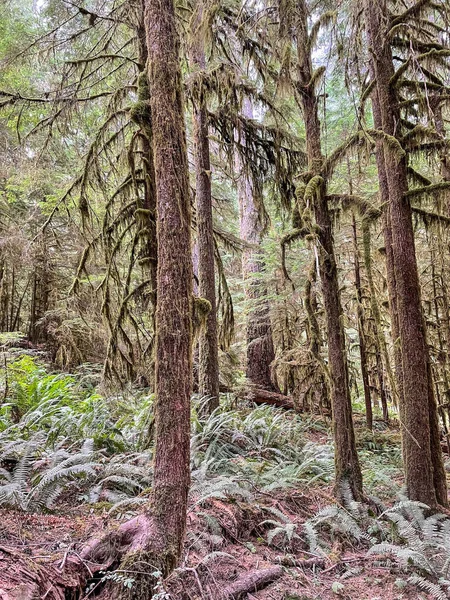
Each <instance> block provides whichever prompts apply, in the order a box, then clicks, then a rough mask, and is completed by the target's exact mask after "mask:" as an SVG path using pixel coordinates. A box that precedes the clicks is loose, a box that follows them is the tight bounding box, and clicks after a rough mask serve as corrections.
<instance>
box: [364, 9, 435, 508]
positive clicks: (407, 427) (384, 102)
mask: <svg viewBox="0 0 450 600" xmlns="http://www.w3.org/2000/svg"><path fill="white" fill-rule="evenodd" d="M366 14H367V26H368V34H369V43H370V51H371V56H372V64H373V73H374V76H375V82H376V94H374V96H373V98H374V102H376V103H378V104H377V110H379V115H380V118H381V127H382V131H383V133H384V135H385V136H391V137H395V136H396V134H397V127H398V125H399V123H400V111H399V108H398V102H397V98H396V93H395V89H394V87H393V85H392V78H393V76H394V66H393V62H392V51H391V47H390V43H389V37H388V31H387V29H386V25H387V24H388V23H389V18H388V11H387V5H386V0H366ZM383 156H384V166H385V175H386V180H387V186H388V194H389V213H388V214H389V218H390V228H389V229H390V233H391V236H392V259H393V267H394V276H395V290H396V298H397V307H396V308H397V315H398V327H399V340H400V348H401V357H402V370H403V381H402V384H403V409H402V410H401V413H400V414H401V418H402V421H403V423H402V424H403V454H404V459H405V477H406V485H407V489H408V495H409V497H410V498H411V499H412V500H418V501H420V502H424V503H425V504H428V505H429V506H435V505H436V502H438V503H440V504H444V505H446V504H447V493H446V484H445V471H444V469H443V463H442V453H441V450H440V446H439V447H438V445H439V430H438V421H437V410H436V402H435V399H434V394H433V386H432V385H430V383H431V381H430V369H429V352H428V346H427V342H426V332H425V323H424V319H423V313H422V305H421V299H420V285H419V277H418V271H417V260H416V254H415V242H414V230H413V224H412V216H411V206H410V204H409V201H408V200H407V198H406V197H405V193H406V192H407V190H408V182H407V170H406V159H405V157H404V156H401V155H400V154H399V153H397V154H396V152H395V151H393V148H392V145H388V144H387V143H384V147H383ZM388 224H389V223H388Z"/></svg>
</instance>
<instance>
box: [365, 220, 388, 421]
mask: <svg viewBox="0 0 450 600" xmlns="http://www.w3.org/2000/svg"><path fill="white" fill-rule="evenodd" d="M362 230H363V248H364V266H365V269H366V276H367V281H368V284H369V294H370V308H371V311H372V317H373V329H374V334H375V355H376V361H377V366H376V368H377V378H378V385H379V388H380V400H381V406H382V410H383V418H384V420H385V421H386V422H387V421H388V420H389V414H388V407H387V399H386V390H385V387H384V377H383V363H382V361H381V360H380V354H381V355H382V356H383V360H384V363H385V365H386V372H387V375H388V378H389V383H390V386H391V390H392V393H393V394H395V389H396V385H395V379H394V374H393V373H392V369H391V361H390V359H389V353H388V349H387V344H386V338H385V337H384V332H383V326H382V323H381V314H380V308H379V305H378V300H377V291H376V288H375V282H374V279H373V270H372V254H371V235H370V223H369V222H368V221H366V220H365V219H363V222H362Z"/></svg>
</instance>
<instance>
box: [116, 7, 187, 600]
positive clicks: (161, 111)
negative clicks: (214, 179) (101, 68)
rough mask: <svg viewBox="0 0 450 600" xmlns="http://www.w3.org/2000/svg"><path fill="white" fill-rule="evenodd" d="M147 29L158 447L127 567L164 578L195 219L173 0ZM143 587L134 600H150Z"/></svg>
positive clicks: (176, 531) (175, 540)
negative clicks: (145, 510)
mask: <svg viewBox="0 0 450 600" xmlns="http://www.w3.org/2000/svg"><path fill="white" fill-rule="evenodd" d="M145 28H146V34H147V48H148V82H149V88H150V108H151V115H152V144H153V158H154V167H155V182H156V202H157V244H158V271H157V288H158V305H157V311H156V369H155V380H156V404H155V435H156V444H155V461H154V477H153V494H152V515H151V520H152V539H151V540H150V539H148V535H145V537H144V542H143V543H142V544H139V545H138V551H136V552H134V553H132V554H131V555H129V556H128V558H126V559H125V563H128V564H130V563H131V564H135V563H136V562H138V563H139V564H141V563H144V562H149V563H150V564H153V565H156V566H157V567H158V568H159V569H160V571H161V572H162V574H163V575H164V576H165V575H167V574H168V573H169V572H170V571H171V570H173V569H174V568H175V566H176V565H177V563H178V561H179V558H180V556H181V552H182V548H183V541H184V533H185V528H186V511H187V497H188V491H189V484H190V465H189V444H190V395H191V384H192V382H191V378H192V356H191V354H192V347H191V346H192V323H191V319H192V263H191V214H190V199H189V180H188V164H187V151H186V136H185V129H184V118H183V114H184V105H183V97H182V86H181V70H180V62H179V39H178V33H177V31H176V25H175V9H174V4H173V0H146V2H145ZM137 529H139V528H137ZM139 535H140V534H139ZM133 547H136V544H135V545H134V546H133ZM148 553H150V555H151V560H149V558H148V557H147V560H146V561H145V560H144V559H145V558H146V554H148ZM149 568H150V569H152V567H147V570H148V569H149ZM146 585H148V584H144V583H142V585H138V584H137V585H136V586H135V587H136V589H135V590H134V591H133V595H134V596H135V597H139V595H142V596H143V595H144V594H146V593H147V594H148V590H146V588H145V586H146Z"/></svg>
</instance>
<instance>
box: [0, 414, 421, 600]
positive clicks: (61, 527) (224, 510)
mask: <svg viewBox="0 0 450 600" xmlns="http://www.w3.org/2000/svg"><path fill="white" fill-rule="evenodd" d="M359 424H360V427H361V431H362V423H361V422H360V423H359ZM310 437H311V441H312V442H313V443H315V444H321V443H323V444H324V443H326V442H327V433H319V432H318V431H317V430H314V431H312V432H311V436H310ZM394 438H395V439H396V436H395V435H394ZM393 484H394V482H393ZM332 491H333V490H332V486H331V485H324V484H320V483H317V484H315V485H311V486H308V487H306V488H304V487H300V488H299V489H289V490H288V491H287V490H282V491H277V492H273V493H262V492H259V493H258V491H255V495H254V497H253V499H252V502H251V503H248V502H245V501H242V500H239V499H234V498H232V497H229V498H227V499H218V498H209V499H208V500H206V501H204V502H202V503H201V504H196V503H193V504H192V505H191V507H190V510H189V514H188V533H187V538H186V547H185V556H184V559H183V564H182V566H181V567H180V569H178V570H177V571H176V572H175V574H174V575H173V576H172V577H171V578H170V579H169V580H168V581H166V582H165V587H164V589H165V590H166V591H167V593H168V594H169V595H168V596H167V598H173V599H177V600H178V599H180V600H181V599H183V600H187V599H192V600H194V599H195V600H207V599H211V600H213V599H214V600H216V599H217V600H218V599H221V598H223V597H224V596H223V591H224V590H225V589H226V588H227V586H229V585H230V584H231V583H233V582H235V581H236V580H243V581H245V579H246V577H247V578H248V577H249V576H252V575H253V574H258V573H261V572H262V571H263V570H266V569H272V570H273V571H274V574H275V576H274V579H275V580H274V581H273V582H272V583H269V584H267V585H264V586H263V589H261V590H259V591H258V590H257V589H253V590H252V589H251V587H250V588H249V590H248V593H246V594H243V595H240V596H236V598H238V597H239V598H246V599H248V600H257V599H259V600H336V599H339V598H341V599H348V600H381V599H382V600H406V599H416V598H423V599H428V598H432V597H433V596H432V595H429V594H427V593H425V592H424V591H419V590H418V589H417V587H415V586H414V585H411V584H410V583H408V577H407V576H406V575H405V573H404V572H402V570H401V569H399V567H398V565H396V564H395V563H392V564H378V563H377V561H376V560H374V559H373V558H368V557H367V545H365V544H361V543H358V542H355V541H354V540H352V539H351V536H350V535H346V534H345V533H344V535H343V536H342V537H341V536H333V535H331V537H330V538H329V540H328V542H329V549H328V552H327V553H326V554H325V553H323V555H321V554H318V553H317V552H314V553H312V552H308V551H306V550H305V548H304V544H303V543H302V540H301V538H300V537H296V536H295V535H294V536H293V537H292V539H291V540H288V539H287V537H286V535H281V534H283V533H284V532H281V531H280V534H279V537H280V540H279V541H278V543H276V541H273V542H272V543H271V544H269V543H268V541H267V526H268V522H267V521H268V520H269V519H270V517H271V516H272V518H273V515H284V517H285V518H286V522H287V523H289V524H293V525H294V528H293V529H295V530H300V529H301V527H302V525H303V524H304V523H305V522H307V521H308V520H309V519H311V517H313V516H314V515H316V514H318V513H320V511H322V510H324V509H325V511H326V508H327V507H330V506H332V505H333V504H334V499H333V496H332ZM122 522H123V517H122V518H120V519H119V518H113V517H111V516H110V515H109V514H108V505H107V503H101V502H100V503H96V504H93V505H89V504H86V503H80V502H79V500H78V499H77V496H76V494H72V495H71V496H67V495H66V496H65V497H64V498H63V500H62V501H60V502H58V505H57V506H56V507H55V508H54V509H53V511H52V513H51V514H34V513H31V514H30V513H24V512H22V511H14V510H6V509H3V510H0V559H1V560H0V564H1V567H2V568H1V571H0V599H1V600H8V599H9V598H14V600H16V599H17V600H32V599H34V598H36V596H33V595H30V591H29V590H30V589H36V588H34V587H33V586H31V588H30V585H29V584H30V583H32V582H33V583H36V581H37V579H36V574H37V573H39V584H38V589H39V593H40V597H41V598H43V599H44V598H46V597H48V596H50V597H58V596H57V594H58V593H60V592H59V591H57V589H58V588H59V586H62V587H64V586H66V587H69V588H70V587H71V586H72V585H73V586H74V588H76V587H77V580H76V578H75V579H73V580H71V577H70V573H69V574H68V573H66V572H65V566H66V564H67V563H68V558H70V557H71V556H72V557H78V556H79V553H80V552H81V551H82V548H83V547H84V546H85V545H86V543H87V542H88V541H89V540H90V539H92V538H96V537H99V536H101V535H102V534H103V533H105V532H106V531H108V530H110V529H113V528H115V527H118V526H119V525H120V524H121V523H122ZM213 532H214V533H213ZM275 537H276V536H275ZM281 538H283V539H281ZM280 566H281V567H282V574H281V576H280V575H279V574H278V573H277V572H276V571H277V568H279V567H280ZM86 568H87V569H89V565H88V564H86ZM104 575H105V574H104V573H101V574H95V575H94V577H93V578H92V580H91V581H90V586H91V587H90V588H89V589H88V590H87V592H85V594H84V595H83V594H81V595H80V596H79V597H80V598H87V597H91V598H95V597H99V594H98V592H100V590H101V587H102V578H103V577H104ZM119 585H120V582H119ZM96 586H97V587H96ZM18 590H22V592H21V593H20V594H19V595H18V594H17V592H18ZM50 592H52V594H50ZM74 597H76V596H74ZM100 597H104V596H103V595H102V594H101V592H100ZM61 598H63V596H61Z"/></svg>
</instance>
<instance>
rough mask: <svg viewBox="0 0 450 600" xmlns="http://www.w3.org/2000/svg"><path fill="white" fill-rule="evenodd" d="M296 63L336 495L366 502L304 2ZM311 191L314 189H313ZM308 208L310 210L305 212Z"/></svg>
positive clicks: (300, 18)
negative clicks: (327, 373)
mask: <svg viewBox="0 0 450 600" xmlns="http://www.w3.org/2000/svg"><path fill="white" fill-rule="evenodd" d="M297 10H298V13H299V16H298V19H297V31H296V37H297V57H298V98H299V99H300V104H301V108H302V111H303V117H304V120H305V128H306V152H307V156H308V172H309V173H310V176H309V179H308V181H306V184H308V183H309V184H311V181H312V179H314V183H315V185H314V192H313V195H314V197H313V198H312V199H311V200H310V199H309V198H308V199H306V203H307V204H308V203H309V202H310V201H311V203H312V209H313V211H314V216H315V221H316V224H317V226H318V228H319V231H318V234H317V235H318V238H319V240H318V242H319V243H318V252H319V271H320V279H321V283H322V294H323V299H324V307H325V316H326V323H327V335H328V337H327V340H328V360H329V367H330V375H331V380H332V392H331V401H332V412H333V433H334V442H335V469H336V487H335V493H336V496H337V497H338V499H340V500H344V499H345V493H346V489H347V488H348V487H349V488H350V490H351V492H352V494H353V496H354V498H355V499H356V500H361V499H362V498H363V490H362V475H361V468H360V465H359V460H358V453H357V451H356V442H355V432H354V427H353V417H352V404H351V397H350V387H349V375H348V366H347V357H346V348H345V333H344V327H343V324H342V317H343V311H342V305H341V298H340V291H339V281H338V272H337V266H336V257H335V253H334V243H333V233H332V221H331V215H330V211H329V208H328V202H327V198H326V193H327V182H326V178H325V177H324V176H323V174H322V165H323V155H322V149H321V131H320V121H319V114H318V98H317V96H316V93H315V90H314V86H311V85H310V82H311V81H312V79H313V68H312V60H311V47H310V43H309V39H308V23H307V8H306V3H305V1H304V0H299V2H298V4H297ZM311 185H312V184H311ZM306 208H308V206H306Z"/></svg>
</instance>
